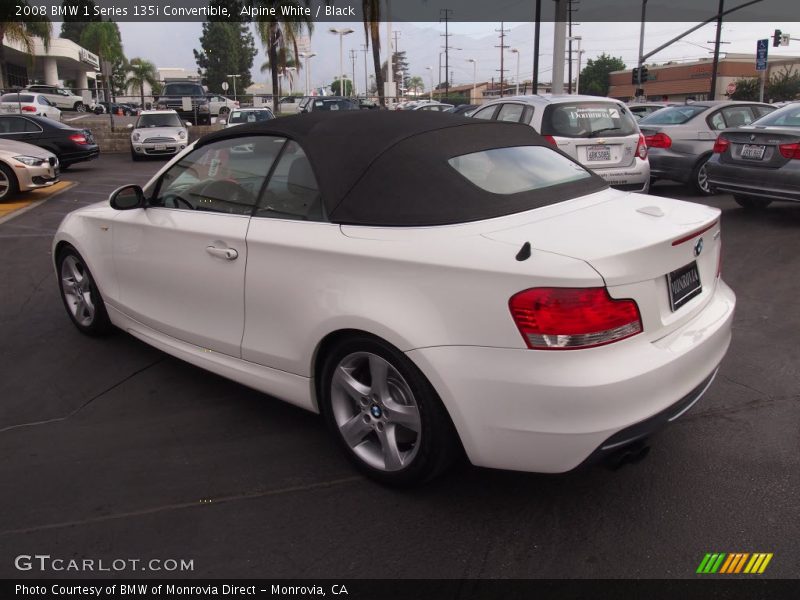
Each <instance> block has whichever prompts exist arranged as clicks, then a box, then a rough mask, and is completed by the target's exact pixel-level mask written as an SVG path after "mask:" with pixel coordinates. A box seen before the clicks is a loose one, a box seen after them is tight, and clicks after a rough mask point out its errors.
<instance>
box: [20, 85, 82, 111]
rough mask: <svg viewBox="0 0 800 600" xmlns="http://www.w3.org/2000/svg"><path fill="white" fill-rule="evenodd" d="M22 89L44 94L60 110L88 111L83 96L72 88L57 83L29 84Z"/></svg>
mask: <svg viewBox="0 0 800 600" xmlns="http://www.w3.org/2000/svg"><path fill="white" fill-rule="evenodd" d="M22 91H23V92H33V93H35V94H41V95H43V96H44V97H45V98H47V99H48V100H49V101H50V103H51V104H52V105H53V106H55V107H56V108H58V109H59V110H75V111H78V112H85V111H86V104H84V102H83V98H82V97H81V96H78V95H76V94H75V93H74V92H73V91H72V90H68V89H66V88H62V87H59V86H57V85H43V84H35V85H29V86H28V87H26V88H24V89H23V90H22Z"/></svg>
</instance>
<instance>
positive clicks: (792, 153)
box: [778, 143, 800, 159]
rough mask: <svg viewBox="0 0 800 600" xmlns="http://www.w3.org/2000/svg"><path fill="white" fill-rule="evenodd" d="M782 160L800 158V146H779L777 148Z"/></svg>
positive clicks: (796, 144) (795, 144)
mask: <svg viewBox="0 0 800 600" xmlns="http://www.w3.org/2000/svg"><path fill="white" fill-rule="evenodd" d="M778 150H780V153H781V156H783V158H796V159H797V158H800V144H798V143H794V144H781V145H780V146H778Z"/></svg>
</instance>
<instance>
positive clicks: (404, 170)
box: [197, 111, 607, 226]
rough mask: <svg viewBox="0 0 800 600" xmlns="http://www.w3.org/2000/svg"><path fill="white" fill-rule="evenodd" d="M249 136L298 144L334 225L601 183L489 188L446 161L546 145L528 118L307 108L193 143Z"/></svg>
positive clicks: (495, 207)
mask: <svg viewBox="0 0 800 600" xmlns="http://www.w3.org/2000/svg"><path fill="white" fill-rule="evenodd" d="M252 135H276V136H284V137H287V138H290V139H293V140H295V141H296V142H297V143H298V144H300V146H301V147H302V148H303V150H304V151H305V153H306V155H307V156H308V158H309V161H310V162H311V165H312V167H313V170H314V174H315V176H316V178H317V184H318V186H319V189H320V192H321V194H322V201H323V203H324V206H325V212H326V214H327V215H328V218H329V219H330V221H331V222H333V223H342V224H353V225H375V226H424V225H445V224H452V223H464V222H468V221H477V220H481V219H488V218H492V217H498V216H502V215H507V214H512V213H516V212H522V211H525V210H530V209H532V208H538V207H541V206H546V205H548V204H554V203H556V202H560V201H562V200H566V199H569V198H574V197H577V196H581V195H584V194H589V193H591V192H595V191H597V190H600V189H603V188H605V187H606V185H607V184H606V183H605V181H604V180H603V179H602V178H600V177H598V176H596V175H593V176H592V177H589V178H585V179H581V180H579V181H575V182H571V183H565V184H561V185H556V186H552V187H548V188H545V189H541V190H534V191H530V192H520V193H516V194H502V195H501V194H492V193H490V192H487V191H485V190H483V189H481V188H479V187H477V186H476V185H474V184H473V183H471V182H470V181H469V180H467V179H466V178H465V177H463V176H462V175H461V174H460V173H458V172H457V171H456V170H455V169H454V168H452V167H451V166H450V165H449V164H448V162H447V161H448V160H449V159H450V158H452V157H454V156H460V155H463V154H469V153H472V152H479V151H481V150H488V149H491V148H504V147H509V146H547V147H549V148H552V146H551V145H550V144H549V143H548V142H547V141H546V140H545V139H544V138H542V137H541V136H540V135H538V134H537V133H536V132H535V131H534V130H533V128H532V127H530V126H528V125H523V124H519V123H503V122H497V121H485V120H478V119H470V118H465V117H459V116H455V115H448V114H440V113H435V112H429V111H397V112H395V111H347V112H342V113H327V112H326V113H322V112H312V113H309V114H301V115H296V116H292V117H281V118H278V119H272V120H270V121H266V122H262V123H252V124H247V125H239V126H237V127H231V128H229V129H224V130H221V131H217V132H214V133H211V134H209V135H206V136H204V137H203V138H201V139H200V140H199V141H198V143H197V145H198V147H199V146H203V145H206V144H210V143H212V142H215V141H217V140H223V139H230V138H236V137H244V136H252Z"/></svg>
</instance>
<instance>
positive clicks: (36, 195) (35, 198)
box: [0, 181, 77, 225]
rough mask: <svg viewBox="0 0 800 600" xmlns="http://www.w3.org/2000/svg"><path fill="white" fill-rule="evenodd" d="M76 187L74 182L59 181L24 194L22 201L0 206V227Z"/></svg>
mask: <svg viewBox="0 0 800 600" xmlns="http://www.w3.org/2000/svg"><path fill="white" fill-rule="evenodd" d="M75 185H77V182H75V181H61V182H59V183H57V184H55V185H53V186H50V187H48V188H42V189H38V190H33V191H31V192H28V193H27V194H25V196H24V197H23V199H22V200H19V201H17V202H8V203H3V204H0V225H2V224H3V223H5V222H6V221H10V220H11V219H13V218H14V217H18V216H19V215H21V214H24V213H26V212H28V211H29V210H31V209H33V208H36V207H37V206H39V205H40V204H42V203H43V202H44V201H45V200H48V199H50V198H52V197H53V196H57V195H58V194H60V193H61V192H66V191H67V190H68V189H70V188H71V187H73V186H75Z"/></svg>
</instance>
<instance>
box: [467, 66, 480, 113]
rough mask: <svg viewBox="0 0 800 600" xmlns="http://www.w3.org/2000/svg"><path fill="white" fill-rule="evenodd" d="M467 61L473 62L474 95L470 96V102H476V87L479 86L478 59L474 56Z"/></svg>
mask: <svg viewBox="0 0 800 600" xmlns="http://www.w3.org/2000/svg"><path fill="white" fill-rule="evenodd" d="M467 62H471V63H472V96H470V100H471V102H470V104H474V103H475V97H476V96H477V95H478V92H477V91H476V88H477V87H478V61H477V60H475V59H474V58H468V59H467Z"/></svg>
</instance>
